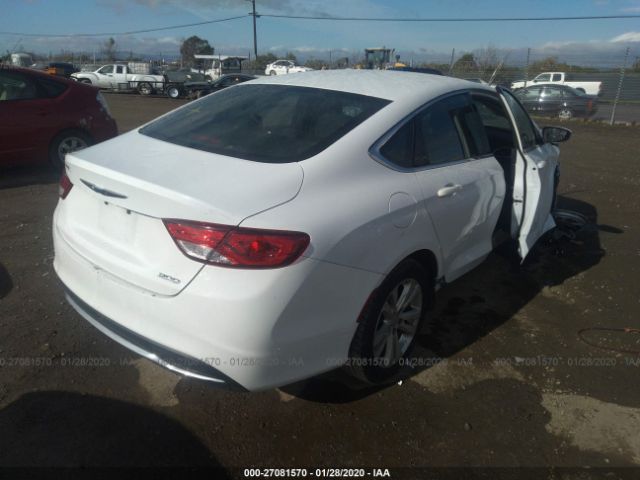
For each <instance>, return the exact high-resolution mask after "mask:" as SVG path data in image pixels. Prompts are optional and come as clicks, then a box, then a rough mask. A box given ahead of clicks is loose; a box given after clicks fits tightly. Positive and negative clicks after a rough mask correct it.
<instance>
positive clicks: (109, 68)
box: [98, 65, 113, 75]
mask: <svg viewBox="0 0 640 480" xmlns="http://www.w3.org/2000/svg"><path fill="white" fill-rule="evenodd" d="M98 73H102V74H103V75H107V74H109V73H113V65H105V66H104V67H102V68H101V69H100V70H98Z"/></svg>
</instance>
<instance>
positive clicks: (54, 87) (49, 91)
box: [39, 79, 67, 98]
mask: <svg viewBox="0 0 640 480" xmlns="http://www.w3.org/2000/svg"><path fill="white" fill-rule="evenodd" d="M39 83H40V87H41V88H42V91H43V92H44V95H45V96H46V97H47V98H55V97H58V96H60V95H62V93H63V92H64V91H65V90H66V89H67V86H66V85H64V84H63V83H60V82H56V81H55V80H48V79H46V80H45V79H40V80H39Z"/></svg>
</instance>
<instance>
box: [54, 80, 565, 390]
mask: <svg viewBox="0 0 640 480" xmlns="http://www.w3.org/2000/svg"><path fill="white" fill-rule="evenodd" d="M569 135H570V131H568V130H566V129H561V128H554V127H547V128H545V129H542V130H539V129H538V127H537V126H536V125H535V124H534V123H533V122H532V121H531V119H530V118H529V116H528V115H527V113H526V112H525V110H524V109H523V108H522V106H521V105H520V104H519V103H518V101H517V100H516V98H515V97H514V96H513V95H512V94H511V93H510V92H508V91H504V90H501V89H498V91H496V89H493V88H490V87H488V86H484V85H479V84H475V83H471V82H466V81H464V80H458V79H453V78H449V77H444V76H436V75H425V74H420V73H409V72H393V71H359V70H343V71H323V72H311V73H309V74H305V75H293V76H282V77H280V76H278V77H265V78H262V79H258V80H253V81H250V82H246V83H243V84H241V85H237V86H233V87H230V88H228V89H225V90H222V91H220V92H218V93H215V94H212V95H210V96H207V97H205V98H203V99H202V100H199V101H196V102H192V103H189V104H188V105H185V106H183V107H181V108H179V109H178V110H175V111H173V112H170V113H168V114H166V115H164V116H163V117H160V118H159V119H157V120H155V121H152V122H151V123H149V124H147V125H146V126H144V127H142V128H139V129H137V130H135V131H132V132H129V133H127V134H124V135H121V136H120V137H117V138H115V139H113V140H110V141H107V142H104V143H102V144H99V145H97V146H94V147H91V148H88V149H85V150H82V151H79V152H74V153H72V154H69V155H68V156H67V158H66V174H65V175H64V176H63V177H62V180H61V183H60V200H59V203H58V206H57V208H56V211H55V215H54V228H53V235H54V245H55V263H54V266H55V270H56V272H57V274H58V276H59V277H60V279H61V280H62V282H63V284H64V286H65V288H66V295H67V298H68V300H69V302H70V303H71V305H73V307H74V308H75V309H76V310H77V311H78V312H79V313H80V314H81V315H82V316H83V317H84V318H85V319H86V320H87V321H88V322H90V323H91V324H93V325H94V326H95V327H96V328H97V329H99V330H100V331H102V332H103V333H105V334H106V335H108V336H110V337H111V338H113V339H114V340H116V341H117V342H119V343H121V344H123V345H125V346H126V347H128V348H130V349H131V350H133V351H135V352H137V353H139V354H141V355H143V356H145V357H147V358H149V359H151V360H152V361H155V362H157V363H159V364H161V365H163V366H165V367H168V368H170V369H172V370H174V371H177V372H180V373H182V374H184V375H187V376H190V377H195V378H199V379H202V380H206V381H210V382H212V383H214V384H217V385H220V386H226V387H235V388H241V389H246V390H260V389H267V388H272V387H275V386H279V385H283V384H287V383H290V382H294V381H297V380H300V379H304V378H307V377H310V376H313V375H316V374H319V373H321V372H324V371H327V370H330V369H333V368H337V367H339V366H342V365H345V364H348V367H346V368H348V370H349V371H350V372H351V373H352V374H353V375H354V376H356V377H358V378H359V379H360V380H364V381H366V382H370V383H378V382H387V381H391V380H393V379H394V378H395V376H396V375H397V373H398V369H399V367H400V365H402V364H403V363H404V362H405V360H406V359H408V358H409V357H410V356H411V350H412V345H413V343H414V340H415V338H416V335H417V334H418V333H419V331H420V326H421V323H422V322H423V321H424V319H425V316H426V315H427V314H428V313H427V311H428V307H429V304H430V302H431V301H432V300H431V299H432V293H433V291H434V290H435V289H436V288H437V287H439V286H441V285H442V284H444V283H446V282H451V281H453V280H455V279H456V278H458V277H459V276H461V275H462V274H464V273H465V272H467V271H469V270H470V269H472V268H473V267H475V266H476V265H478V264H479V263H480V262H481V261H482V260H483V259H484V258H485V257H486V256H487V255H488V254H489V253H490V251H491V250H492V248H493V246H494V244H495V242H496V241H497V240H498V239H513V240H514V241H515V243H516V244H517V245H518V248H519V252H520V255H521V256H522V257H523V258H524V257H525V256H526V255H527V253H528V252H529V250H530V249H531V248H532V246H533V244H534V243H535V242H536V240H537V239H538V238H539V237H540V236H541V235H542V234H543V233H544V232H546V231H547V230H549V229H550V228H552V227H553V226H554V222H553V218H552V216H551V214H550V213H551V208H552V204H553V201H554V195H555V182H556V181H557V171H558V170H557V164H558V153H559V149H558V147H557V146H556V143H558V142H561V141H564V140H566V139H567V138H568V137H569Z"/></svg>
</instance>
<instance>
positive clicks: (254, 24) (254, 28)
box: [249, 0, 258, 59]
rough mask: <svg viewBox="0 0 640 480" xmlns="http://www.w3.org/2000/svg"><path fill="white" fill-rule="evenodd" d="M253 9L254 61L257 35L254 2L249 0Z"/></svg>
mask: <svg viewBox="0 0 640 480" xmlns="http://www.w3.org/2000/svg"><path fill="white" fill-rule="evenodd" d="M249 1H250V2H251V6H252V7H253V9H252V12H251V14H250V15H251V16H252V17H253V56H254V59H256V58H258V35H257V32H256V0H249Z"/></svg>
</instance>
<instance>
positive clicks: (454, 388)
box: [0, 95, 640, 479]
mask: <svg viewBox="0 0 640 480" xmlns="http://www.w3.org/2000/svg"><path fill="white" fill-rule="evenodd" d="M108 100H109V103H110V105H111V108H112V110H113V113H114V115H115V117H116V118H117V120H118V122H119V126H120V129H121V131H126V130H128V129H131V128H133V127H135V126H136V125H138V124H140V123H142V122H144V121H146V120H148V119H150V118H152V117H154V116H156V115H158V114H160V113H162V112H163V111H166V110H168V109H171V108H174V107H175V106H177V105H179V104H180V103H181V102H179V101H172V100H169V99H165V98H142V97H138V96H133V95H109V96H108ZM569 126H570V128H572V129H573V130H574V137H573V139H572V140H571V141H570V142H569V143H568V144H566V145H565V146H563V152H562V175H563V176H562V182H561V186H560V193H561V200H560V201H561V206H562V207H564V208H570V209H573V210H577V211H579V212H581V213H583V214H585V215H587V216H588V217H589V219H590V221H591V223H590V224H589V225H587V227H586V228H584V229H583V230H582V231H580V232H579V233H578V234H577V236H576V238H574V239H561V240H555V241H553V240H551V239H549V240H547V241H545V242H543V243H541V244H540V245H539V246H538V247H537V248H536V249H535V251H534V253H533V254H532V255H531V257H530V258H529V259H528V260H527V262H526V263H525V264H524V265H523V266H519V265H518V262H517V261H516V260H515V259H514V256H513V255H512V254H511V253H510V252H509V251H506V250H501V251H499V252H496V253H495V254H492V255H491V256H490V258H489V259H488V260H487V261H486V262H485V263H484V264H483V265H482V266H481V267H479V268H478V269H476V270H475V271H473V272H472V273H470V274H468V275H467V276H466V277H464V278H462V279H461V280H459V281H457V282H455V283H454V284H452V285H449V286H447V287H446V288H445V289H443V290H442V291H441V292H439V293H438V295H437V304H438V306H437V308H436V311H435V312H434V314H433V317H432V321H431V323H430V325H429V326H428V328H427V330H426V331H425V332H424V333H423V335H421V337H420V339H419V343H420V348H419V353H420V358H421V359H422V361H423V363H425V364H427V365H422V366H417V368H416V369H415V370H414V371H413V372H412V376H411V377H410V378H409V379H407V380H405V381H404V382H403V383H402V384H401V385H394V386H391V387H388V388H381V389H372V390H359V391H350V390H348V389H346V388H344V387H342V386H341V384H340V383H339V382H336V381H335V379H336V375H332V374H330V375H326V376H323V377H322V378H316V379H313V380H310V381H307V382H303V383H300V384H297V385H292V386H289V387H286V388H282V389H280V390H272V391H267V392H262V393H253V394H244V393H232V392H226V391H217V390H214V389H212V388H210V387H209V386H207V385H206V384H204V383H201V382H198V381H193V380H186V379H182V378H180V377H179V376H177V375H175V374H173V373H171V372H169V371H166V370H163V369H161V368H160V367H157V366H155V365H153V364H151V363H149V362H148V361H145V360H142V359H140V358H139V357H137V356H136V355H133V354H131V353H129V352H128V351H127V350H125V349H124V348H122V347H120V346H119V345H117V344H115V343H114V342H113V341H111V340H109V339H108V338H106V337H105V336H104V335H102V334H100V333H99V332H98V331H96V330H95V329H94V328H93V327H91V326H90V325H89V324H87V322H85V321H84V320H83V319H82V318H81V317H80V316H79V315H77V314H76V313H75V312H74V311H73V310H72V309H71V308H70V307H69V306H67V304H66V303H65V302H64V301H63V294H62V288H61V285H60V283H59V281H58V280H57V278H56V276H55V273H54V272H53V269H52V265H51V263H52V258H53V251H52V245H51V215H52V212H53V209H54V207H55V204H56V201H57V183H56V178H55V175H53V174H51V173H50V172H49V171H48V170H46V169H26V170H25V169H21V170H11V171H3V172H1V177H0V206H1V207H0V332H1V334H0V466H15V465H22V466H28V465H37V466H51V465H58V466H85V467H88V466H152V465H156V466H158V465H160V466H166V465H169V466H175V465H198V466H216V465H221V466H223V467H225V468H231V467H248V466H264V467H287V466H288V467H300V466H305V467H314V468H315V467H319V466H325V467H335V466H342V467H345V466H366V467H385V468H392V469H393V467H407V466H423V467H451V466H462V467H471V466H479V467H518V466H526V467H549V466H552V465H553V466H560V467H585V466H591V467H602V468H604V470H597V469H596V470H582V471H581V472H577V473H575V475H580V476H564V477H561V476H558V477H554V478H581V479H582V478H592V476H593V478H595V477H596V476H599V475H604V474H605V473H606V472H607V471H608V469H611V468H613V467H632V466H640V434H639V433H638V432H640V389H639V388H638V379H639V378H640V356H639V355H638V353H637V351H638V350H640V334H639V333H625V332H623V331H616V330H613V331H612V330H594V329H595V328H599V327H604V328H609V329H621V328H624V327H634V328H640V318H639V317H638V312H639V311H640V304H639V302H640V281H639V278H640V277H639V273H640V272H639V267H640V246H639V245H640V233H639V224H638V214H639V212H640V200H639V198H640V197H639V196H638V191H639V190H638V189H639V187H640V161H639V159H638V152H640V130H638V128H635V127H608V126H598V125H591V124H582V123H577V122H576V123H571V124H569ZM583 329H590V330H587V331H584V332H582V333H580V332H581V331H582V330H583ZM581 338H582V339H584V340H586V342H585V341H583V340H582V339H581ZM587 342H588V343H590V344H593V345H596V346H592V345H589V344H587ZM597 345H599V346H600V347H601V348H597ZM605 348H611V349H615V350H616V351H611V350H606V349H605ZM625 351H633V352H634V353H624V352H625ZM434 358H437V359H440V360H441V361H434V360H433V359H434ZM87 359H90V361H89V362H88V363H90V364H89V365H87ZM398 472H401V471H399V470H397V471H395V474H396V475H399V473H398ZM403 472H405V473H407V471H403ZM409 472H417V471H409ZM452 472H453V473H452ZM460 472H461V471H458V470H455V471H450V470H443V471H440V473H450V474H452V475H453V476H452V477H451V478H458V474H460ZM485 472H486V471H485ZM509 472H511V473H512V474H513V478H523V477H524V476H525V474H524V473H525V472H514V471H513V470H499V471H494V473H493V474H492V475H491V476H490V478H499V477H500V475H507V474H508V473H509ZM526 472H528V473H530V474H531V476H533V477H536V478H546V477H547V476H548V475H555V474H554V473H553V472H550V471H549V470H548V469H542V470H527V471H526ZM393 473H394V471H393V470H392V474H393ZM423 473H424V472H423ZM432 473H433V472H432ZM636 474H640V470H628V469H626V470H617V471H616V473H615V476H612V477H609V478H619V477H624V478H638V477H635V476H634V475H636ZM412 475H414V476H415V477H421V476H423V475H422V474H418V473H414V474H412ZM567 475H574V474H573V473H567ZM488 478H489V477H488ZM510 478H511V477H510Z"/></svg>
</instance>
